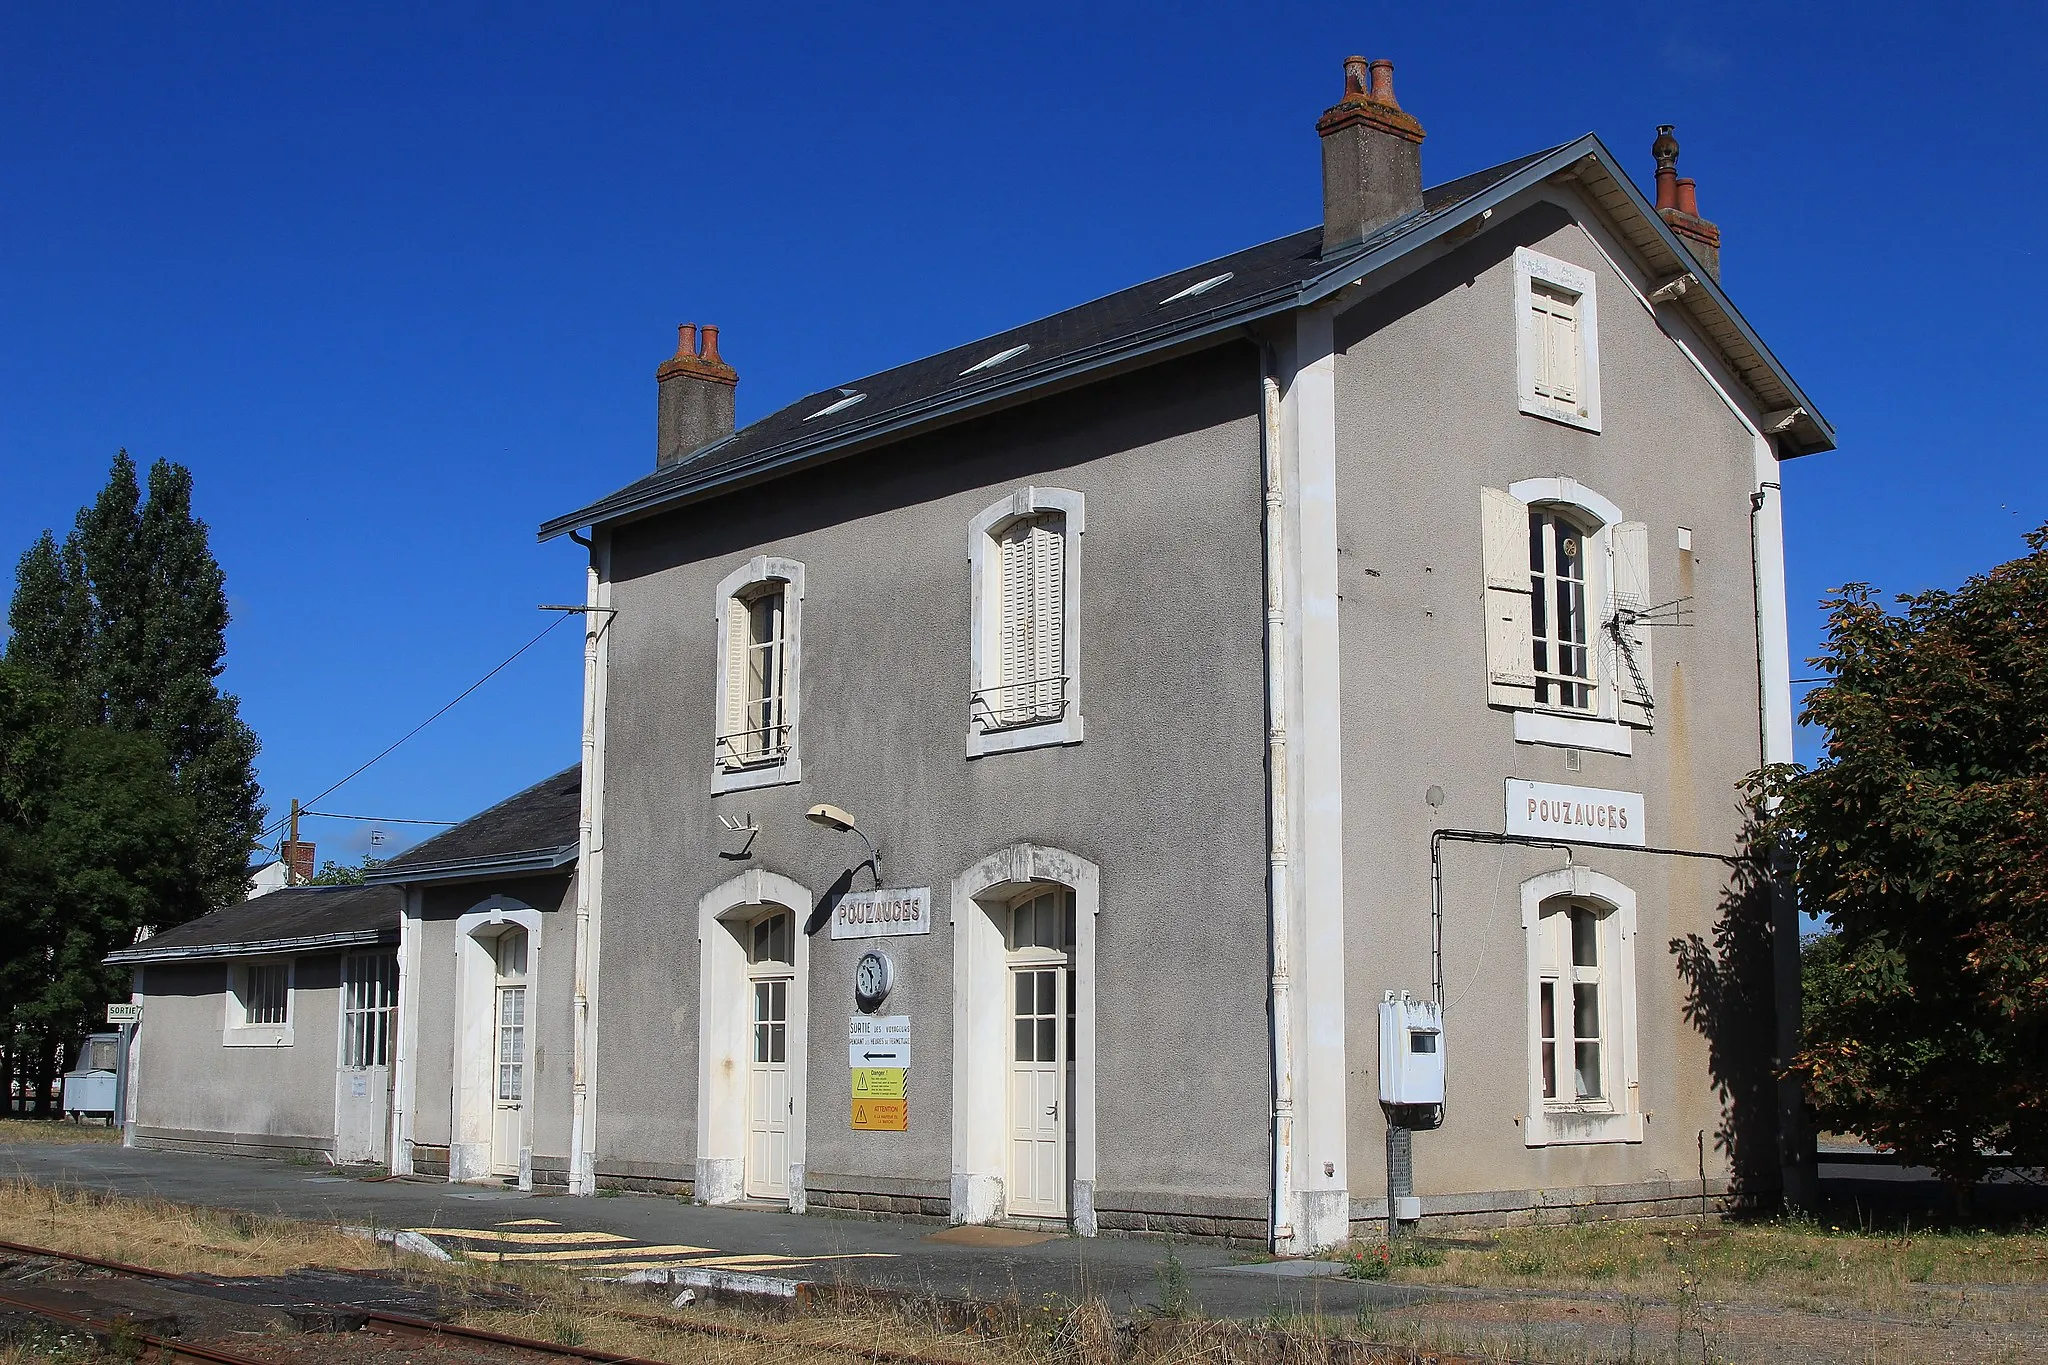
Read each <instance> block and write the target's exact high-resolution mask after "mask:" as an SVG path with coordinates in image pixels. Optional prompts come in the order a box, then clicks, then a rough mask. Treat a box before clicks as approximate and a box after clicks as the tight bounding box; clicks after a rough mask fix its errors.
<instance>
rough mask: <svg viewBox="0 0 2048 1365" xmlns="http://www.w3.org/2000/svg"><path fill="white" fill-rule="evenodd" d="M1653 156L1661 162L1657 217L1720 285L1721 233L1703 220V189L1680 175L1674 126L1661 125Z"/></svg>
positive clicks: (1658, 170)
mask: <svg viewBox="0 0 2048 1365" xmlns="http://www.w3.org/2000/svg"><path fill="white" fill-rule="evenodd" d="M1650 155H1651V156H1654V157H1655V158H1657V216H1658V217H1659V218H1662V219H1663V220H1664V224H1665V226H1666V227H1668V228H1670V229H1671V231H1672V232H1673V233H1675V234H1676V235H1677V237H1678V240H1679V241H1681V242H1683V243H1685V249H1686V250H1687V251H1689V252H1691V253H1692V258H1693V259H1694V260H1696V261H1698V262H1699V263H1700V265H1701V266H1703V267H1704V268H1705V269H1706V272H1707V274H1708V275H1709V276H1711V277H1712V278H1713V279H1714V281H1715V282H1716V283H1718V282H1719V281H1720V279H1721V229H1720V228H1718V227H1716V226H1715V225H1714V224H1712V223H1710V222H1708V221H1707V220H1706V219H1704V218H1702V217H1700V194H1699V186H1698V185H1696V184H1695V183H1694V182H1693V181H1692V179H1691V177H1689V176H1680V175H1679V173H1678V139H1677V138H1676V137H1674V136H1673V135H1672V127H1671V125H1670V124H1668V123H1660V124H1658V125H1657V139H1656V141H1654V142H1652V143H1651V144H1650Z"/></svg>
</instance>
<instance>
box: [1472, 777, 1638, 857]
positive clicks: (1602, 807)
mask: <svg viewBox="0 0 2048 1365" xmlns="http://www.w3.org/2000/svg"><path fill="white" fill-rule="evenodd" d="M1507 816H1508V819H1507V832H1508V833H1509V834H1529V835H1535V836H1537V837H1538V838H1543V837H1546V836H1547V837H1549V838H1552V839H1572V840H1576V841H1578V842H1580V843H1587V844H1622V845H1628V846H1633V847H1635V848H1642V847H1644V846H1645V845H1647V844H1648V843H1649V825H1648V822H1647V821H1646V820H1645V819H1644V817H1643V794H1642V793H1641V792H1618V791H1607V790H1604V789H1603V788H1600V787H1567V786H1564V785H1562V784H1560V783H1557V782H1526V781H1524V780H1522V779H1521V778H1518V777H1511V778H1509V779H1508V811H1507Z"/></svg>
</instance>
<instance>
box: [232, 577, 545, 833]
mask: <svg viewBox="0 0 2048 1365" xmlns="http://www.w3.org/2000/svg"><path fill="white" fill-rule="evenodd" d="M568 619H569V618H568V617H567V616H557V617H556V618H555V619H554V620H552V621H550V622H548V623H547V625H546V626H544V627H542V628H541V632H540V634H538V635H536V636H534V637H533V638H532V639H531V640H528V641H527V642H526V643H525V644H523V645H521V646H519V648H517V649H515V650H513V651H512V652H511V653H510V654H508V655H506V656H505V659H504V661H503V662H502V663H500V664H499V665H498V666H497V667H496V668H494V669H492V670H491V671H490V672H488V673H486V674H484V675H483V676H482V677H481V678H478V679H477V680H476V681H475V682H473V683H471V684H470V685H469V686H467V687H465V688H463V689H462V690H461V691H460V692H458V693H456V694H455V698H454V700H453V701H450V702H449V703H448V704H447V705H446V706H444V707H442V708H441V709H440V710H438V711H436V712H435V713H434V714H433V715H431V716H428V717H427V718H426V719H425V720H423V721H421V722H420V723H419V724H418V725H415V726H413V727H412V729H410V730H407V731H406V732H405V733H404V734H402V735H400V736H399V737H398V738H397V739H394V740H392V741H391V743H389V744H387V745H385V746H384V748H383V749H381V750H380V751H378V753H377V754H376V756H375V757H373V758H371V759H370V760H369V762H367V763H364V764H363V765H362V766H361V767H359V768H357V769H356V770H355V771H354V772H351V773H350V774H349V775H348V776H347V777H344V778H342V779H341V781H339V782H337V783H335V784H334V785H333V786H331V787H329V788H327V789H326V790H325V791H322V792H321V793H320V794H319V795H318V796H315V797H314V798H313V800H312V801H308V802H307V803H306V805H308V806H310V805H312V804H313V802H314V801H318V800H320V799H321V797H326V796H332V795H333V794H334V793H335V792H337V791H340V790H341V789H342V788H343V787H345V786H347V785H348V784H349V783H350V782H353V781H355V779H356V778H358V777H361V776H362V775H363V774H364V773H365V772H367V771H369V770H370V768H371V767H372V766H374V765H375V764H377V763H379V762H381V761H382V760H383V759H384V758H386V757H388V756H389V755H390V753H391V751H392V750H394V749H396V748H397V747H398V746H399V745H401V744H403V743H405V742H406V741H407V740H409V739H411V738H412V737H413V736H414V735H416V734H418V733H419V732H420V731H422V730H424V729H426V728H427V727H428V726H429V725H432V724H433V723H434V722H435V721H437V720H439V719H441V717H443V716H445V715H447V714H448V713H449V712H450V711H452V710H454V709H455V706H456V703H457V702H460V701H461V700H462V699H463V698H464V697H466V696H468V695H469V694H470V693H472V692H474V691H476V690H477V689H478V688H479V687H482V686H483V685H484V684H485V683H487V682H489V681H490V680H491V679H493V678H495V677H497V676H498V675H499V674H500V673H502V672H504V671H505V669H506V668H507V667H509V666H510V665H511V663H512V661H513V660H515V659H517V658H518V657H519V656H520V655H522V654H524V653H525V652H526V651H527V650H529V649H532V648H533V647H534V646H535V645H537V644H539V643H540V642H541V641H542V640H544V639H546V638H547V636H548V633H549V632H550V631H552V630H554V628H555V627H556V626H559V625H561V624H562V622H564V621H566V620H568ZM305 814H306V811H305V806H301V807H300V808H299V815H300V817H301V818H303V817H304V816H305ZM290 823H291V817H290V816H286V817H284V818H283V819H282V820H279V821H278V822H277V823H276V824H274V825H272V826H271V827H270V828H269V829H266V830H264V831H263V834H262V837H261V838H260V839H258V841H257V842H258V843H259V844H260V843H261V842H262V841H263V840H264V839H268V838H269V837H270V836H271V835H273V834H275V833H277V832H278V831H279V830H281V829H283V828H284V827H285V826H286V825H288V824H290ZM421 823H431V824H438V823H439V822H438V821H423V822H421Z"/></svg>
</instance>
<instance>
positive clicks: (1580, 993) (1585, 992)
mask: <svg viewBox="0 0 2048 1365" xmlns="http://www.w3.org/2000/svg"><path fill="white" fill-rule="evenodd" d="M1572 1033H1573V1034H1574V1035H1576V1036H1577V1037H1580V1038H1598V1037H1599V1036H1600V988H1599V987H1598V986H1595V985H1590V984H1587V985H1577V986H1573V987H1572Z"/></svg>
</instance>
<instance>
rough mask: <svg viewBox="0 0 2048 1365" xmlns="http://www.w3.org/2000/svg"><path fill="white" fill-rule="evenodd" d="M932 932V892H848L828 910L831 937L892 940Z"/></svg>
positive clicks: (919, 888)
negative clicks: (899, 935)
mask: <svg viewBox="0 0 2048 1365" xmlns="http://www.w3.org/2000/svg"><path fill="white" fill-rule="evenodd" d="M931 931H932V889H931V888H930V887H929V886H909V887H899V888H897V889H896V890H893V891H892V890H881V891H849V892H848V893H847V894H846V895H845V896H843V897H841V898H840V901H839V904H838V905H836V906H834V907H833V909H832V937H834V938H892V937H894V936H896V935H897V934H929V933H930V932H931Z"/></svg>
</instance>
